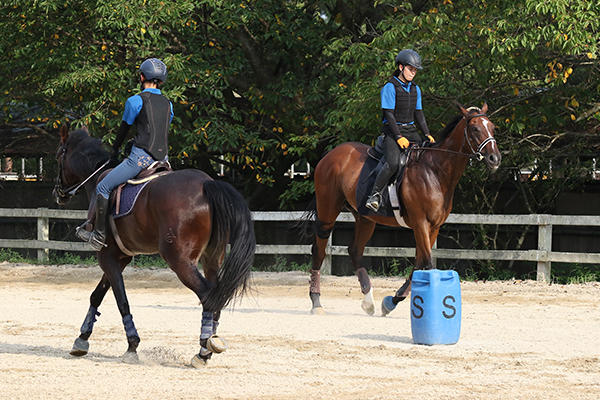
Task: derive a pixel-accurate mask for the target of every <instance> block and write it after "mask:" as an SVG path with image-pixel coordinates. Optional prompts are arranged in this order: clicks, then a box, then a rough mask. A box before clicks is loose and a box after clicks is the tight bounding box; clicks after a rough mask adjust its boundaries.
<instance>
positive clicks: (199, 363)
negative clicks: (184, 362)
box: [190, 354, 208, 368]
mask: <svg viewBox="0 0 600 400" xmlns="http://www.w3.org/2000/svg"><path fill="white" fill-rule="evenodd" d="M190 364H192V367H194V368H204V367H206V364H208V359H206V360H205V359H203V358H200V356H199V355H198V354H196V355H195V356H194V357H192V361H191V362H190Z"/></svg>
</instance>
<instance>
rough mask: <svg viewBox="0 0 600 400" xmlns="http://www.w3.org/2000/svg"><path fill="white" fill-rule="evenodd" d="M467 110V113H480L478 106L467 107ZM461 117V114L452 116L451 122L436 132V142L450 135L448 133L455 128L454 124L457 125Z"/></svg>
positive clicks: (440, 141)
mask: <svg viewBox="0 0 600 400" xmlns="http://www.w3.org/2000/svg"><path fill="white" fill-rule="evenodd" d="M467 111H468V112H469V114H473V113H480V112H481V109H480V108H479V107H469V108H467ZM462 118H463V115H462V114H461V115H457V116H456V117H454V119H453V120H452V122H450V123H449V124H447V125H446V126H445V127H444V129H442V130H441V131H440V133H438V135H437V137H438V141H437V142H438V143H442V142H443V141H444V140H446V138H447V137H448V136H449V135H450V133H451V132H452V131H453V130H454V128H456V125H458V122H459V121H460V120H461V119H462Z"/></svg>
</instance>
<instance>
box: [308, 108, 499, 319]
mask: <svg viewBox="0 0 600 400" xmlns="http://www.w3.org/2000/svg"><path fill="white" fill-rule="evenodd" d="M457 106H458V108H459V110H460V115H459V116H457V117H456V118H455V119H454V120H453V121H452V122H451V123H449V124H448V125H446V127H445V129H444V130H443V131H442V132H441V133H440V135H439V136H440V137H439V139H438V143H437V144H436V145H434V146H431V147H422V148H419V149H417V151H416V152H415V151H413V152H412V156H411V157H410V159H409V161H408V163H407V166H406V167H405V173H404V178H403V180H402V183H401V185H400V186H398V187H397V196H398V199H399V200H400V204H401V205H402V210H401V217H402V218H401V219H400V221H399V220H398V219H397V218H394V217H393V216H392V217H387V216H378V215H372V216H365V215H361V214H359V212H358V211H357V210H358V206H359V205H358V204H357V200H356V190H357V183H358V178H359V175H360V172H361V169H362V167H363V165H364V164H365V162H366V160H367V158H368V157H369V155H368V154H367V151H368V150H369V148H370V146H367V145H365V144H362V143H355V142H346V143H342V144H340V145H338V146H337V147H335V148H334V149H332V150H331V151H330V152H329V153H327V154H326V155H325V156H324V157H323V158H322V159H321V161H319V163H318V164H317V166H316V168H315V175H314V185H315V199H316V207H315V208H314V209H313V210H310V209H309V211H314V216H315V222H316V235H315V239H314V242H313V245H312V269H311V271H310V289H309V295H310V298H311V301H312V310H311V311H312V313H313V314H321V313H323V312H324V311H323V308H322V306H321V302H320V292H321V291H320V279H321V278H320V269H321V264H322V263H323V259H324V257H325V247H326V246H327V241H328V238H329V236H330V234H331V231H332V229H333V226H334V224H335V221H336V218H337V216H338V215H339V214H340V212H341V211H342V209H343V208H344V207H349V208H350V211H351V212H352V214H353V215H354V218H355V224H354V238H353V240H352V243H351V244H350V246H349V247H348V253H349V255H350V258H351V260H352V264H353V267H354V270H355V274H356V275H357V277H358V280H359V283H360V286H361V292H362V293H363V295H364V298H363V300H362V302H361V306H362V308H363V310H364V311H365V312H366V313H367V314H369V315H373V314H374V313H375V306H374V300H373V290H372V287H371V282H370V279H369V275H368V274H367V270H366V269H365V268H364V267H361V260H362V256H363V252H364V248H365V245H366V244H367V241H368V240H369V239H370V238H371V236H372V235H373V231H374V230H375V225H376V224H382V225H387V226H403V227H405V228H410V229H412V230H413V233H414V237H415V241H416V248H415V253H416V254H415V265H414V267H413V270H414V269H430V268H433V265H432V262H431V248H432V246H433V244H434V243H435V241H436V238H437V235H438V232H439V230H440V227H441V226H442V224H443V223H444V221H446V218H448V214H450V211H451V210H452V199H453V196H454V190H455V188H456V185H457V183H458V181H459V179H460V178H461V176H462V174H463V172H464V170H465V168H466V166H467V162H468V160H469V159H470V158H472V157H476V158H478V159H480V160H483V161H484V162H485V164H486V165H487V167H488V168H489V169H490V170H492V171H495V170H497V169H498V167H499V165H500V161H501V158H502V157H501V155H500V151H499V150H498V146H497V144H496V140H495V139H494V124H493V123H492V122H491V121H490V119H489V118H488V116H487V115H486V113H487V110H488V106H487V104H484V105H483V107H482V108H481V109H479V108H477V107H470V108H468V109H465V108H464V107H463V106H461V105H459V104H457ZM310 217H311V213H310V212H309V214H308V215H307V218H310ZM411 278H412V272H411V274H410V276H409V277H408V279H407V280H406V282H405V283H404V284H403V285H402V286H401V287H400V289H398V290H397V291H396V294H395V295H394V296H387V297H386V298H384V301H383V302H382V304H381V310H382V315H384V316H385V315H386V314H388V313H389V312H390V311H392V310H393V309H394V308H395V307H396V304H398V302H399V301H401V300H404V298H406V296H407V295H408V293H409V292H410V282H411Z"/></svg>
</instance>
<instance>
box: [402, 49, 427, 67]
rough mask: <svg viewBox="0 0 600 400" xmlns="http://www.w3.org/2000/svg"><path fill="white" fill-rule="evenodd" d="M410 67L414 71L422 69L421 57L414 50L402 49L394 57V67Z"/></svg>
mask: <svg viewBox="0 0 600 400" xmlns="http://www.w3.org/2000/svg"><path fill="white" fill-rule="evenodd" d="M399 64H402V65H412V66H413V67H415V68H416V69H423V66H422V65H421V56H420V55H419V53H417V52H416V51H414V50H411V49H404V50H400V52H399V53H398V55H397V56H396V65H399Z"/></svg>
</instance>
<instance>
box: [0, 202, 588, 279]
mask: <svg viewBox="0 0 600 400" xmlns="http://www.w3.org/2000/svg"><path fill="white" fill-rule="evenodd" d="M302 214H303V213H302V212H301V211H267V212H262V211H259V212H253V213H252V215H253V218H254V220H255V221H273V222H277V221H279V222H281V221H284V222H291V221H298V220H299V219H300V218H301V217H302ZM0 218H35V219H37V240H27V239H0V248H27V249H37V250H38V259H39V260H41V261H44V260H47V258H48V251H49V250H66V251H92V249H91V247H89V245H88V244H87V243H83V242H64V241H55V240H50V237H49V225H50V223H49V221H50V219H63V220H64V219H67V220H68V219H76V220H81V221H83V220H85V219H86V218H87V211H85V210H54V209H47V208H37V209H13V208H0ZM337 221H338V222H342V223H344V222H346V223H347V222H354V217H353V216H352V214H350V213H342V214H340V216H339V217H338V219H337ZM446 224H468V225H477V224H483V225H535V226H537V228H538V248H537V249H536V250H464V249H440V248H437V247H436V246H434V249H433V257H435V258H443V259H469V260H518V261H535V262H537V280H539V281H546V282H549V281H550V268H551V263H552V262H562V263H592V264H595V263H597V264H599V265H600V253H592V254H590V253H574V252H556V251H552V227H553V226H555V225H568V226H600V216H587V215H547V214H531V215H521V214H519V215H507V214H503V215H480V214H450V216H449V217H448V220H447V221H446ZM332 237H333V234H332V235H331V237H330V238H329V243H328V247H327V257H326V259H325V261H324V263H323V266H322V272H323V273H326V274H327V273H331V257H332V256H334V255H347V254H348V253H347V246H333V245H332ZM310 251H311V246H310V245H294V244H285V245H274V244H257V246H256V253H257V254H310ZM364 254H365V256H374V257H414V256H415V249H414V248H406V247H366V248H365V253H364Z"/></svg>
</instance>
